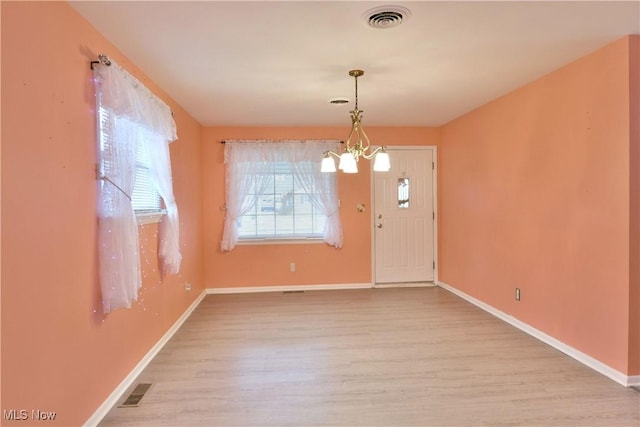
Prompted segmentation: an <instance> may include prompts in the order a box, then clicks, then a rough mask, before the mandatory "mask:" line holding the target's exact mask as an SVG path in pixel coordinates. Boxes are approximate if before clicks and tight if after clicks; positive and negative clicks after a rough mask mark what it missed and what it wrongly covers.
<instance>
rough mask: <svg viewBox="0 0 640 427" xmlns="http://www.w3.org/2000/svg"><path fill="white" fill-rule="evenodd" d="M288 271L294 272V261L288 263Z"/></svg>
mask: <svg viewBox="0 0 640 427" xmlns="http://www.w3.org/2000/svg"><path fill="white" fill-rule="evenodd" d="M289 271H290V272H292V273H295V272H296V263H295V262H292V263H291V264H289Z"/></svg>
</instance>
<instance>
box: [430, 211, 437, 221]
mask: <svg viewBox="0 0 640 427" xmlns="http://www.w3.org/2000/svg"><path fill="white" fill-rule="evenodd" d="M431 213H432V214H433V219H434V220H435V219H436V213H435V212H431Z"/></svg>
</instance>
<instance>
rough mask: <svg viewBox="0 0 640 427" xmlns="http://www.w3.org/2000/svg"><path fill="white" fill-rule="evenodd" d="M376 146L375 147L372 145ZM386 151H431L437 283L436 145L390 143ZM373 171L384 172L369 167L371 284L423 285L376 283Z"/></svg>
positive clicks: (435, 273)
mask: <svg viewBox="0 0 640 427" xmlns="http://www.w3.org/2000/svg"><path fill="white" fill-rule="evenodd" d="M372 148H376V147H372ZM386 150H387V151H395V150H398V151H400V150H431V151H432V152H433V157H432V158H433V169H432V173H433V175H432V178H433V179H432V183H431V191H432V197H433V212H434V214H435V218H434V220H433V261H434V263H435V268H434V269H433V284H434V285H436V286H437V285H438V147H437V146H435V145H390V146H387V147H386ZM391 170H393V165H391ZM375 173H386V172H374V171H373V167H371V168H369V188H370V190H371V194H370V200H371V209H370V211H371V215H370V227H369V232H370V233H371V279H372V280H371V286H372V287H373V288H376V287H385V288H388V287H403V286H405V287H407V286H423V285H422V284H408V283H407V284H386V283H381V284H378V283H377V279H376V240H375V238H376V233H375V221H376V218H375V216H376V215H375V187H374V186H375V179H374V174H375Z"/></svg>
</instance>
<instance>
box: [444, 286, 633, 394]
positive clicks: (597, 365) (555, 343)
mask: <svg viewBox="0 0 640 427" xmlns="http://www.w3.org/2000/svg"><path fill="white" fill-rule="evenodd" d="M437 284H438V286H440V287H441V288H443V289H446V290H447V291H449V292H451V293H453V294H455V295H457V296H459V297H460V298H462V299H464V300H466V301H468V302H470V303H471V304H473V305H475V306H477V307H479V308H481V309H483V310H484V311H486V312H487V313H489V314H492V315H494V316H495V317H497V318H498V319H501V320H503V321H505V322H507V323H509V324H510V325H512V326H515V327H516V328H518V329H520V330H521V331H523V332H526V333H527V334H529V335H531V336H532V337H534V338H537V339H539V340H540V341H542V342H544V343H546V344H548V345H550V346H551V347H553V348H555V349H556V350H559V351H561V352H563V353H564V354H566V355H567V356H570V357H572V358H574V359H575V360H577V361H578V362H580V363H582V364H584V365H586V366H588V367H589V368H591V369H593V370H594V371H597V372H599V373H601V374H602V375H604V376H606V377H608V378H610V379H612V380H613V381H615V382H617V383H618V384H621V385H623V386H625V387H631V386H633V385H635V384H634V382H635V383H636V384H640V376H634V377H632V376H627V375H625V374H623V373H622V372H620V371H618V370H616V369H614V368H612V367H610V366H608V365H605V364H604V363H602V362H600V361H599V360H597V359H594V358H593V357H591V356H589V355H587V354H585V353H583V352H581V351H580V350H577V349H575V348H573V347H571V346H569V345H567V344H565V343H563V342H562V341H560V340H558V339H556V338H554V337H552V336H551V335H547V334H546V333H544V332H542V331H540V330H538V329H536V328H534V327H533V326H531V325H528V324H527V323H524V322H522V321H520V320H518V319H516V318H515V317H513V316H511V315H509V314H506V313H504V312H502V311H500V310H498V309H497V308H495V307H493V306H491V305H489V304H487V303H484V302H482V301H480V300H479V299H476V298H474V297H472V296H471V295H468V294H465V293H464V292H462V291H460V290H458V289H456V288H454V287H453V286H450V285H447V284H446V283H444V282H440V281H438V283H437Z"/></svg>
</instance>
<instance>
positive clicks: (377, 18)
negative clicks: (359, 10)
mask: <svg viewBox="0 0 640 427" xmlns="http://www.w3.org/2000/svg"><path fill="white" fill-rule="evenodd" d="M362 17H363V19H364V20H365V21H366V23H367V25H369V26H370V27H373V28H391V27H397V26H398V25H400V24H402V22H403V21H406V20H407V19H409V18H410V17H411V11H410V10H409V9H407V8H406V7H402V6H379V7H374V8H373V9H369V10H367V11H366V12H365V13H364V15H362Z"/></svg>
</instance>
